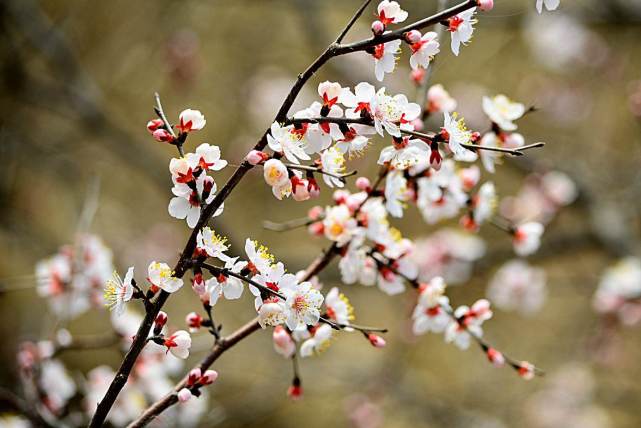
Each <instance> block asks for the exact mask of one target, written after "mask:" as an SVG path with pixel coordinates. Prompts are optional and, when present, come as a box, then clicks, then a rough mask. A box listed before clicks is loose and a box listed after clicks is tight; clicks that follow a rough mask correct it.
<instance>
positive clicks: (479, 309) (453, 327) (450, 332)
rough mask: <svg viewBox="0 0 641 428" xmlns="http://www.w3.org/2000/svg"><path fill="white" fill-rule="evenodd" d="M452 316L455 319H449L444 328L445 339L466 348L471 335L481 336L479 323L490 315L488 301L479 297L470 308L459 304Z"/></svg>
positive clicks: (481, 331)
mask: <svg viewBox="0 0 641 428" xmlns="http://www.w3.org/2000/svg"><path fill="white" fill-rule="evenodd" d="M454 317H455V318H456V321H451V322H450V324H449V325H448V326H447V328H446V330H445V341H446V342H448V343H451V342H453V343H454V344H455V345H456V346H458V347H459V348H460V349H467V348H469V347H470V340H471V338H472V336H474V337H478V338H480V337H482V336H483V329H482V328H481V325H482V324H483V322H484V321H486V320H488V319H490V318H491V317H492V311H491V310H490V303H489V302H488V301H487V300H485V299H481V300H478V301H477V302H476V303H474V304H473V305H472V307H471V308H468V307H467V306H459V307H458V308H456V311H454Z"/></svg>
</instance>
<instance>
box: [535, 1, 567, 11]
mask: <svg viewBox="0 0 641 428" xmlns="http://www.w3.org/2000/svg"><path fill="white" fill-rule="evenodd" d="M559 4H561V0H536V10H537V12H539V13H542V12H543V6H544V5H545V8H546V9H547V10H549V11H553V10H556V9H557V8H558V7H559Z"/></svg>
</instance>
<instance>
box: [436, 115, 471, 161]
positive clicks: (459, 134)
mask: <svg viewBox="0 0 641 428" xmlns="http://www.w3.org/2000/svg"><path fill="white" fill-rule="evenodd" d="M443 114H444V122H443V129H445V131H447V135H448V145H449V147H450V150H451V151H452V153H454V154H455V155H463V154H465V152H467V151H468V150H467V149H466V148H465V147H463V144H469V143H470V139H471V138H472V133H471V132H470V131H469V130H468V129H467V127H466V126H465V122H464V120H463V118H461V119H458V120H457V118H458V115H457V114H456V113H453V114H452V115H450V114H449V113H448V112H445V113H443Z"/></svg>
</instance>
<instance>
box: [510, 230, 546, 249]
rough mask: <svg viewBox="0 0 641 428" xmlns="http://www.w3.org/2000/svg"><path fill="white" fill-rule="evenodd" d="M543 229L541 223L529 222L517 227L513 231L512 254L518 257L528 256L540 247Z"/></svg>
mask: <svg viewBox="0 0 641 428" xmlns="http://www.w3.org/2000/svg"><path fill="white" fill-rule="evenodd" d="M543 230H544V227H543V225H542V224H541V223H536V222H529V223H525V224H522V225H520V226H518V227H517V228H516V229H515V230H514V238H513V239H512V244H513V247H514V252H515V253H516V254H518V255H519V256H529V255H530V254H533V253H535V252H536V251H537V250H538V249H539V247H540V246H541V235H543Z"/></svg>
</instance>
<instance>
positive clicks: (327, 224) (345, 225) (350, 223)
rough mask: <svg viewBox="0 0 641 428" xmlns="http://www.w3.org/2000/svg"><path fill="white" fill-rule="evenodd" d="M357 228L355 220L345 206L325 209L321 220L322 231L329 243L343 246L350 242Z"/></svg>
mask: <svg viewBox="0 0 641 428" xmlns="http://www.w3.org/2000/svg"><path fill="white" fill-rule="evenodd" d="M356 227H357V224H356V219H354V218H353V217H352V213H351V212H350V211H349V208H347V206H345V205H336V206H333V207H327V209H326V210H325V218H324V219H323V231H324V233H325V237H326V238H327V239H329V240H330V241H335V242H338V243H339V244H344V243H346V242H347V241H349V240H350V238H351V236H352V234H353V233H354V232H355V229H356Z"/></svg>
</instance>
